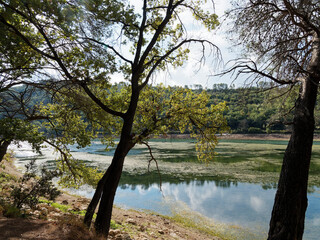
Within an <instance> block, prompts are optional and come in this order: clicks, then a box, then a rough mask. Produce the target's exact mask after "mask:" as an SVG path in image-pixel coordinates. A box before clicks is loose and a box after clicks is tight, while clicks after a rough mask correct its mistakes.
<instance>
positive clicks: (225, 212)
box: [116, 178, 320, 240]
mask: <svg viewBox="0 0 320 240" xmlns="http://www.w3.org/2000/svg"><path fill="white" fill-rule="evenodd" d="M140 180H142V179H140ZM133 181H134V182H135V183H130V184H128V183H126V184H124V183H123V184H121V186H120V188H119V189H118V191H117V196H116V203H117V204H120V205H122V206H127V207H129V208H136V209H147V210H151V211H156V212H159V213H162V214H169V215H170V214H172V213H174V212H177V211H179V208H183V209H184V210H185V209H186V207H187V208H188V209H189V210H190V212H193V211H195V212H198V213H201V214H202V215H204V216H206V217H208V218H210V219H213V220H215V221H219V222H223V223H227V224H230V225H238V226H241V227H242V228H243V227H244V228H248V229H250V231H251V232H254V233H255V235H254V236H255V237H253V238H252V239H255V238H256V239H257V238H261V239H263V238H265V236H266V232H267V230H268V224H269V219H270V216H271V211H272V206H273V201H274V195H275V191H276V189H275V185H274V184H269V185H266V184H264V185H258V184H250V183H241V182H234V181H225V180H219V179H216V180H213V179H211V180H187V181H179V180H172V179H171V181H170V180H169V181H165V182H163V183H162V192H160V189H159V184H158V183H155V182H148V183H144V182H143V180H142V181H141V182H140V184H138V183H137V178H135V179H134V180H133ZM313 188H314V191H313V193H309V196H308V198H309V206H308V210H307V214H306V215H307V216H306V229H305V235H304V239H309V240H313V239H314V240H315V239H319V230H318V228H319V227H320V209H319V207H320V206H319V204H318V202H319V198H320V193H319V188H316V187H313ZM169 207H171V208H169ZM315 236H316V237H315Z"/></svg>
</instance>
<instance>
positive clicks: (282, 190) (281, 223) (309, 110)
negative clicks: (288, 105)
mask: <svg viewBox="0 0 320 240" xmlns="http://www.w3.org/2000/svg"><path fill="white" fill-rule="evenodd" d="M318 46H319V39H318V38H316V41H315V42H314V49H313V50H314V51H313V57H312V59H311V62H310V68H309V72H311V73H312V74H310V75H309V76H308V77H307V78H306V79H305V80H303V81H301V86H300V94H299V97H298V100H297V102H296V106H295V113H294V120H293V131H292V135H291V138H290V141H289V143H288V146H287V149H286V151H285V154H284V158H283V164H282V169H281V173H280V179H279V183H278V190H277V193H276V196H275V202H274V206H273V210H272V215H271V220H270V228H269V234H268V240H302V236H303V232H304V220H305V212H306V209H307V206H308V199H307V188H308V176H309V167H310V160H311V152H312V144H313V133H314V128H315V126H314V124H315V122H314V108H315V104H316V99H317V92H318V84H319V76H320V74H319V69H320V62H319V47H318Z"/></svg>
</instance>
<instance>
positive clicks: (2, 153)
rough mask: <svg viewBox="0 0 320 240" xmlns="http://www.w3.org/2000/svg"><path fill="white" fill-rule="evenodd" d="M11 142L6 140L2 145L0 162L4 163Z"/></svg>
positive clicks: (0, 145) (0, 146) (0, 147)
mask: <svg viewBox="0 0 320 240" xmlns="http://www.w3.org/2000/svg"><path fill="white" fill-rule="evenodd" d="M10 143H11V141H7V140H4V141H3V142H1V144H0V162H2V160H3V158H4V155H6V153H7V150H8V146H9V145H10Z"/></svg>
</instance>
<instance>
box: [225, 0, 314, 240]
mask: <svg viewBox="0 0 320 240" xmlns="http://www.w3.org/2000/svg"><path fill="white" fill-rule="evenodd" d="M233 9H234V10H231V11H230V12H229V14H230V16H231V17H232V18H233V23H234V25H233V28H232V31H231V34H237V35H236V36H237V37H239V40H240V43H242V44H243V45H245V46H246V48H247V50H248V53H249V54H248V55H249V56H250V57H252V58H253V59H255V60H254V61H252V60H250V61H247V60H238V61H237V63H236V64H235V65H234V67H232V68H231V69H230V70H231V71H233V70H239V72H238V73H239V74H241V73H252V74H253V76H254V77H256V78H258V79H261V78H264V79H269V80H271V81H273V82H274V83H275V84H278V85H298V86H299V88H300V92H299V96H298V97H297V100H296V103H295V106H294V107H295V108H294V119H293V122H292V134H291V138H290V141H289V143H288V146H287V149H286V151H285V154H284V158H283V165H282V169H281V173H280V179H279V183H278V189H277V193H276V196H275V202H274V207H273V211H272V217H271V221H270V229H269V235H268V239H288V240H289V239H302V235H303V231H304V220H305V212H306V209H307V205H308V200H307V185H308V174H309V166H310V159H311V152H312V144H313V134H314V128H315V121H314V108H315V104H316V98H317V94H318V84H319V81H320V18H319V15H320V3H319V1H317V0H267V1H260V0H250V1H241V2H240V1H234V2H233Z"/></svg>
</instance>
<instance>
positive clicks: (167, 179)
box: [16, 140, 320, 240]
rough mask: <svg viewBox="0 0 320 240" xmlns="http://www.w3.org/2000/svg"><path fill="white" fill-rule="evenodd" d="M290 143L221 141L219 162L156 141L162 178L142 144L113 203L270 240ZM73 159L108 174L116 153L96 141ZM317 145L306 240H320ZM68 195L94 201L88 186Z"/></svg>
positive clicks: (189, 147)
mask: <svg viewBox="0 0 320 240" xmlns="http://www.w3.org/2000/svg"><path fill="white" fill-rule="evenodd" d="M286 143H287V141H257V140H246V141H241V140H223V141H221V144H220V145H219V147H218V148H217V151H218V152H219V153H220V154H219V155H218V157H217V159H216V162H215V163H212V164H207V165H206V164H203V163H199V162H197V160H196V156H195V151H194V143H193V142H192V141H190V140H189V141H186V140H183V141H182V140H180V141H177V140H172V141H162V140H161V141H160V140H157V141H151V142H150V144H151V145H152V148H153V151H154V155H155V157H156V158H157V159H158V164H159V167H160V170H161V173H162V175H161V178H162V182H161V190H160V179H159V176H158V174H157V172H156V171H155V169H154V168H153V171H151V172H150V173H148V172H147V162H148V159H149V156H148V151H147V149H146V148H144V147H137V148H135V149H133V151H131V152H130V154H129V156H128V158H127V159H126V165H125V167H124V170H125V172H124V174H123V176H122V178H121V182H120V185H119V187H118V190H117V194H116V198H115V204H116V205H118V206H121V207H123V208H134V209H139V210H148V211H152V212H155V213H158V214H163V215H171V216H175V215H179V216H183V217H184V218H190V219H192V220H193V221H195V222H197V223H199V224H202V225H207V226H208V228H215V229H217V232H220V233H221V234H222V235H223V236H226V237H227V238H230V239H231V238H232V239H265V238H266V234H267V230H268V224H269V220H270V216H271V210H272V206H273V201H274V195H275V191H276V182H277V181H276V180H277V177H278V175H279V170H280V166H281V158H282V154H283V151H284V149H285V147H286ZM71 149H72V152H73V155H74V156H75V158H77V159H82V160H83V161H85V162H86V163H88V165H91V166H98V167H99V168H101V169H106V167H107V164H108V163H109V162H110V161H111V157H112V154H113V149H111V150H110V151H107V152H106V151H105V146H103V145H102V144H100V143H99V142H95V143H94V144H93V145H92V146H89V147H87V148H85V149H77V148H75V147H72V148H71ZM319 153H320V145H319V144H318V142H316V144H315V146H314V156H315V157H314V158H313V160H312V161H313V165H312V167H313V168H312V171H311V172H312V174H311V179H312V180H311V182H313V184H310V186H309V194H308V199H309V206H308V210H307V213H306V223H305V225H306V227H305V234H304V239H306V240H316V239H319V238H320V230H319V229H320V188H319V185H318V184H316V183H317V182H318V178H317V176H318V172H317V171H318V165H319V159H318V158H317V156H318V155H319ZM16 156H17V157H18V158H19V160H18V161H17V165H18V167H21V166H23V165H24V164H25V163H26V161H27V160H28V159H30V158H31V157H35V154H34V153H32V152H30V149H28V146H22V148H20V149H19V151H17V154H16ZM37 157H38V160H37V162H39V163H46V165H48V164H52V163H53V160H54V157H53V155H52V150H51V149H44V151H43V156H37ZM69 191H71V192H73V193H77V194H79V195H82V196H86V197H91V196H92V195H93V192H94V191H93V189H92V188H91V187H89V186H83V187H81V188H80V189H78V190H74V189H70V190H69Z"/></svg>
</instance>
